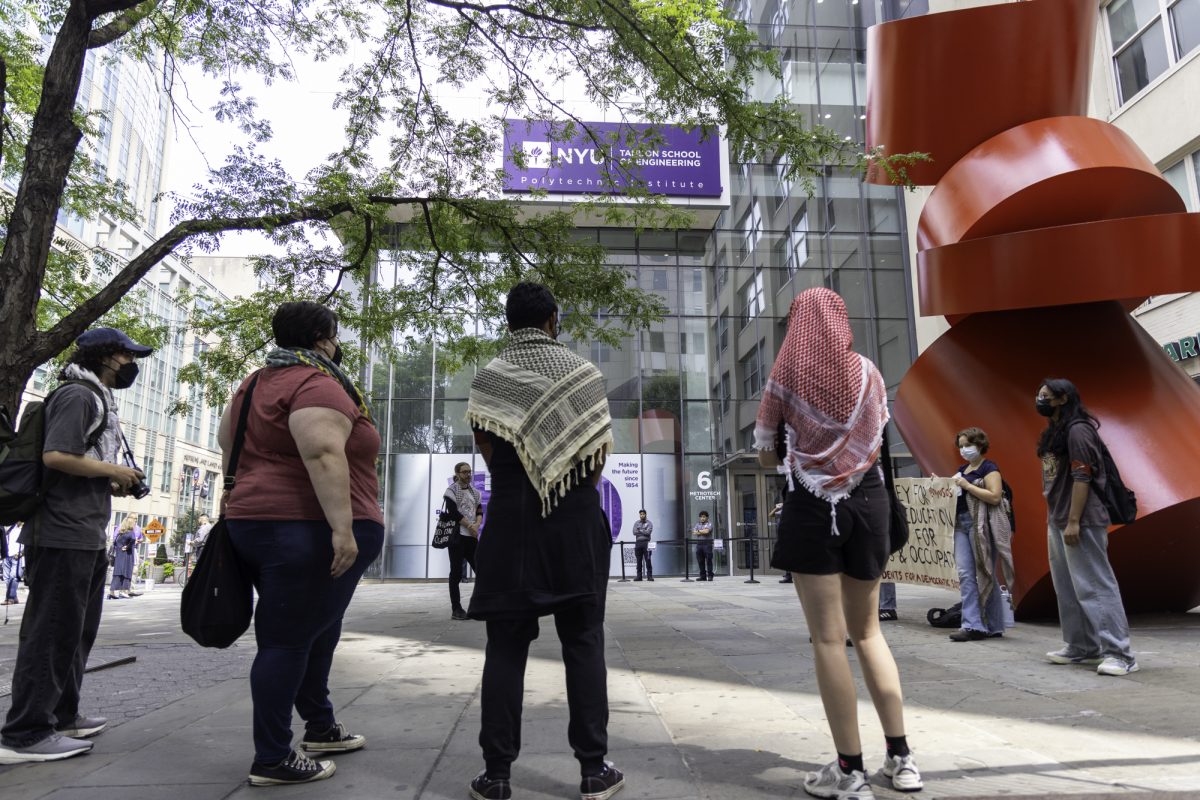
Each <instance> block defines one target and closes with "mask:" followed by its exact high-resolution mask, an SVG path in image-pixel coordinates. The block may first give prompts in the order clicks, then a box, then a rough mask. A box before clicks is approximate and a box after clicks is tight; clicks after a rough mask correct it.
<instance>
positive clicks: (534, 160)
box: [521, 142, 550, 169]
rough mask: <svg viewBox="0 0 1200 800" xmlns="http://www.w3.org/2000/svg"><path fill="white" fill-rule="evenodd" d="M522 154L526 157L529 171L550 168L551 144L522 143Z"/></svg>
mask: <svg viewBox="0 0 1200 800" xmlns="http://www.w3.org/2000/svg"><path fill="white" fill-rule="evenodd" d="M521 152H522V153H523V154H524V155H525V166H526V167H528V168H529V169H549V168H550V143H549V142H521Z"/></svg>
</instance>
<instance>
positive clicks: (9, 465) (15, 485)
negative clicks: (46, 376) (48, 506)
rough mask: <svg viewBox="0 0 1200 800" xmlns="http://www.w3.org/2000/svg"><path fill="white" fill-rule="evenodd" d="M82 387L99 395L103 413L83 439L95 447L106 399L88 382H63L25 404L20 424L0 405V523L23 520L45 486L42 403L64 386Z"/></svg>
mask: <svg viewBox="0 0 1200 800" xmlns="http://www.w3.org/2000/svg"><path fill="white" fill-rule="evenodd" d="M72 383H77V384H79V385H81V386H86V387H88V389H90V390H91V391H92V392H93V393H94V394H95V395H96V396H97V397H99V398H100V403H101V406H102V407H103V409H104V410H103V412H102V413H101V415H100V421H99V422H98V423H97V424H96V428H95V429H94V430H93V431H92V433H91V435H90V436H89V437H88V440H87V447H88V449H89V450H90V449H92V448H94V447H96V445H98V444H99V443H100V439H101V437H102V436H103V435H104V431H105V429H106V428H107V427H108V401H107V400H105V399H104V393H103V392H101V391H100V390H99V389H97V388H96V387H95V386H93V385H92V384H91V383H89V382H88V381H81V380H69V381H63V382H62V383H61V384H59V385H58V386H57V387H55V389H54V391H52V392H50V394H48V395H47V396H46V399H45V400H35V401H34V402H32V403H29V404H28V405H27V406H26V407H25V413H23V414H22V415H21V423H20V425H19V426H18V425H14V424H13V419H12V417H11V415H10V414H9V412H8V409H7V408H0V525H12V524H14V523H17V522H24V521H25V520H27V519H29V517H30V516H32V515H33V513H34V511H35V510H36V509H37V507H38V505H39V504H41V502H42V496H43V494H44V493H45V489H46V470H45V469H44V468H43V466H42V449H43V446H44V445H45V441H46V403H48V402H49V401H50V398H51V397H53V396H54V392H57V391H58V390H59V389H61V388H62V387H64V386H68V385H70V384H72Z"/></svg>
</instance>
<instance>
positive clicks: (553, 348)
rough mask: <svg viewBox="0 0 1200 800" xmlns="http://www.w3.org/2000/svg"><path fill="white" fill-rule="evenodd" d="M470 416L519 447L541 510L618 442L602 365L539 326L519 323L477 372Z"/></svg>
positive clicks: (471, 420)
mask: <svg viewBox="0 0 1200 800" xmlns="http://www.w3.org/2000/svg"><path fill="white" fill-rule="evenodd" d="M467 421H468V422H469V423H470V424H471V425H473V426H474V427H477V428H480V429H482V430H485V431H489V432H491V433H494V434H496V435H497V436H499V437H500V438H502V439H504V440H505V441H508V442H510V443H512V445H513V447H515V448H516V451H517V455H518V456H519V457H520V459H521V465H522V466H524V467H525V473H526V474H527V475H528V476H529V480H530V482H531V483H532V484H533V486H534V488H535V489H536V490H537V493H538V496H539V497H540V498H541V499H542V516H543V517H546V516H549V515H550V512H551V510H553V508H554V506H555V505H557V504H558V499H559V498H560V497H562V496H563V495H565V494H566V493H567V492H568V491H570V489H571V487H572V486H574V485H575V484H576V483H577V482H578V481H579V480H580V479H581V478H582V477H583V476H584V475H586V474H587V473H589V472H591V471H592V470H593V469H594V468H596V467H597V466H598V465H599V464H600V462H601V461H602V460H603V459H604V458H605V457H606V456H607V455H608V453H609V451H610V450H611V449H612V446H613V435H612V419H611V417H610V416H609V413H608V395H607V393H606V392H605V388H604V377H603V376H602V375H601V374H600V370H598V369H596V367H595V365H593V364H591V363H590V362H588V361H585V360H584V359H583V358H581V357H579V356H578V355H576V354H575V353H573V352H571V350H570V349H569V348H568V347H567V346H566V345H564V344H560V343H559V342H556V341H555V340H554V339H552V338H550V337H549V336H548V335H546V333H545V332H544V331H541V330H538V329H536V328H522V329H521V330H518V331H514V332H513V333H512V338H511V341H510V342H509V343H508V345H506V346H505V348H504V349H503V350H502V351H501V352H500V355H498V356H496V357H495V358H493V359H492V360H491V362H490V363H489V364H488V365H487V366H486V367H484V368H483V369H481V370H479V372H478V373H477V374H476V375H475V380H474V381H472V382H471V394H470V398H469V399H468V400H467Z"/></svg>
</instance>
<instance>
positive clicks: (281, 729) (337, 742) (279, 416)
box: [219, 302, 383, 786]
mask: <svg viewBox="0 0 1200 800" xmlns="http://www.w3.org/2000/svg"><path fill="white" fill-rule="evenodd" d="M271 329H272V331H273V333H274V334H275V344H276V348H275V349H274V350H272V351H271V352H270V353H269V354H268V355H267V365H266V367H265V368H263V369H260V370H258V371H257V372H255V373H253V374H252V375H250V376H249V377H247V378H246V380H244V381H243V382H242V385H241V386H240V387H239V388H238V390H237V392H236V393H235V394H234V397H233V401H232V402H231V403H230V404H229V407H228V408H227V409H226V410H225V414H224V415H223V416H222V417H221V426H220V431H219V439H220V442H221V449H222V450H223V451H224V460H225V462H226V463H225V466H226V467H228V460H229V455H230V452H231V449H232V446H233V424H232V423H233V420H236V419H238V417H239V414H240V412H241V409H242V405H243V403H245V401H246V399H247V397H249V398H250V407H249V409H248V412H249V416H248V418H247V424H246V433H245V441H243V442H242V443H241V446H242V450H241V456H240V460H239V462H238V467H237V475H236V476H235V477H236V481H237V482H236V484H235V485H234V487H233V490H232V491H230V492H229V493H227V494H226V496H225V497H226V502H227V503H228V505H227V507H226V509H225V516H226V518H227V521H228V525H229V537H230V540H231V541H232V542H233V546H234V549H235V550H236V551H237V554H238V557H239V558H240V560H241V561H242V563H243V565H245V567H246V568H247V569H248V570H249V573H250V576H251V578H252V580H253V581H254V588H255V589H256V590H257V592H258V603H257V605H256V606H255V613H254V637H255V640H256V642H257V644H258V653H257V655H255V657H254V666H253V667H251V669H250V695H251V697H252V698H253V700H254V763H253V764H252V765H251V767H250V784H251V785H253V786H268V785H272V784H290V783H307V782H309V781H316V780H321V779H323V778H328V777H329V776H330V775H332V774H333V772H334V768H335V765H334V763H333V762H332V761H314V760H313V759H311V758H309V757H308V756H306V755H304V754H303V753H301V752H300V751H299V750H296V749H293V748H292V708H293V707H294V708H295V709H296V711H297V712H299V714H300V717H301V718H302V719H303V720H304V730H305V732H304V738H303V740H302V741H301V747H303V749H304V750H307V751H308V752H310V753H319V754H322V755H329V754H333V753H346V752H349V751H351V750H358V749H360V748H361V747H363V745H365V744H366V737H365V736H362V735H361V734H356V733H351V732H350V731H348V730H347V729H346V727H345V726H344V725H342V724H341V723H339V722H338V721H337V719H336V718H335V717H334V713H333V705H332V704H331V703H330V702H329V669H330V666H331V665H332V664H333V655H334V651H335V650H336V649H337V645H338V640H339V639H340V638H341V633H342V617H343V616H344V615H345V613H346V608H347V607H348V606H349V605H350V599H351V598H352V597H353V596H354V590H355V588H356V587H357V586H358V580H359V578H361V577H362V575H363V573H364V572H365V571H366V569H367V566H368V565H369V564H370V563H371V562H372V561H374V560H375V557H376V556H378V555H379V551H380V549H381V548H382V546H383V516H382V514H380V511H379V502H378V497H379V483H378V478H377V477H376V475H377V473H376V471H375V459H376V458H377V457H378V455H379V432H378V431H377V430H376V428H375V424H374V422H373V421H372V419H371V414H370V410H369V409H368V408H367V404H366V400H365V399H364V397H363V395H362V392H360V391H359V389H358V387H357V386H355V384H354V382H353V381H352V380H351V379H350V376H349V375H347V374H346V372H345V371H344V370H343V369H342V366H341V362H342V348H341V345H340V344H338V325H337V317H336V316H335V315H334V313H333V312H332V311H331V310H329V309H328V308H326V307H325V306H323V305H321V304H320V303H312V302H293V303H283V304H282V305H280V306H279V308H278V309H277V310H276V311H275V316H274V318H273V319H272V320H271Z"/></svg>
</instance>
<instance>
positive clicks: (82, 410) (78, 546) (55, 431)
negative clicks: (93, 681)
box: [0, 328, 153, 764]
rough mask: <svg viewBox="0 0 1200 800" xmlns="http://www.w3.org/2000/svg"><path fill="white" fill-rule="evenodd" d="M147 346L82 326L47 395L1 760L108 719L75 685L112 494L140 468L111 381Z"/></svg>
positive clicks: (24, 537) (99, 585) (69, 739)
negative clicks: (128, 461) (88, 707)
mask: <svg viewBox="0 0 1200 800" xmlns="http://www.w3.org/2000/svg"><path fill="white" fill-rule="evenodd" d="M152 352H153V348H150V347H147V346H145V345H140V344H137V343H136V342H134V341H133V340H132V339H130V338H129V337H128V336H127V335H126V334H125V333H124V332H122V331H119V330H117V329H116V328H94V329H93V330H90V331H85V332H84V333H82V334H81V335H80V336H79V338H78V339H76V340H75V350H74V351H73V352H72V353H71V355H70V357H69V359H68V360H67V364H66V365H65V366H64V367H63V369H62V371H61V372H60V373H59V379H60V380H61V381H63V383H62V385H60V386H59V387H58V388H56V389H55V390H54V391H53V392H51V393H50V395H49V397H47V398H46V405H45V408H44V411H45V434H44V436H45V438H44V440H43V447H42V462H43V464H44V465H45V467H46V474H45V480H44V483H43V494H42V501H41V504H40V505H39V506H38V507H37V509H36V510H35V511H34V512H33V514H32V516H31V517H30V518H29V519H28V520H26V522H25V525H24V526H23V527H22V529H21V536H20V542H21V544H22V545H23V546H24V552H25V568H26V569H27V570H28V574H27V583H28V585H29V596H28V597H27V598H26V603H27V605H26V607H25V613H24V615H23V616H22V617H21V633H20V636H19V639H18V642H19V643H18V646H17V660H16V665H15V669H14V670H13V677H12V695H11V696H12V706H11V707H10V708H9V710H8V717H7V719H6V721H5V723H4V727H3V729H0V764H18V763H21V762H25V761H57V760H59V759H63V758H70V757H71V756H77V755H81V754H83V753H86V752H88V751H89V750H91V749H92V743H91V742H85V741H83V739H85V738H87V737H89V736H95V735H96V734H98V733H100V732H101V731H103V730H104V728H105V727H106V726H107V725H108V720H106V719H105V718H103V717H87V716H84V715H82V714H80V713H79V700H80V689H81V687H82V686H83V670H84V667H85V666H86V665H87V659H88V654H89V653H90V652H91V650H92V645H93V644H95V642H96V634H97V632H98V631H99V629H100V611H101V609H102V607H103V604H104V583H105V578H106V577H107V575H108V521H109V518H110V517H111V516H112V498H113V495H118V496H124V494H125V493H126V492H127V491H128V490H129V489H130V488H132V487H133V486H134V485H136V484H138V483H139V482H140V481H141V480H142V478H144V477H145V475H144V474H143V473H142V472H141V471H140V470H137V469H135V468H133V467H132V466H127V465H124V464H122V463H121V455H120V454H121V438H122V437H121V420H120V417H119V416H118V413H117V402H116V398H115V397H114V393H113V390H119V389H128V388H129V387H130V386H132V385H133V383H134V381H135V380H137V376H138V365H137V359H139V358H145V357H146V356H148V355H150V353H152Z"/></svg>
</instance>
